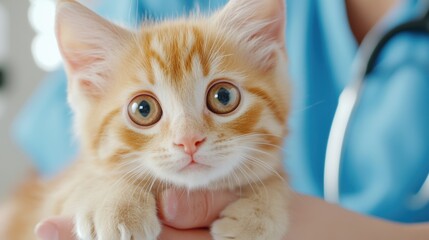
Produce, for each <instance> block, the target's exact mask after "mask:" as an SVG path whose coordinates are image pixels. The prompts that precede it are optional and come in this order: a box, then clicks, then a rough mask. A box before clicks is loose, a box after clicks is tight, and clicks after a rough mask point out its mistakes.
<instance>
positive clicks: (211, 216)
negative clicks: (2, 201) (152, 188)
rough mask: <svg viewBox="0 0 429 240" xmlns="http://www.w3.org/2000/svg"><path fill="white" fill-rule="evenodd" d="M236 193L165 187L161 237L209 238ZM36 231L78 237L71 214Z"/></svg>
mask: <svg viewBox="0 0 429 240" xmlns="http://www.w3.org/2000/svg"><path fill="white" fill-rule="evenodd" d="M236 199H237V196H235V195H234V194H232V193H229V192H191V193H189V194H188V193H187V192H182V191H174V190H166V191H165V192H163V193H162V194H161V196H160V197H159V200H158V203H159V204H158V205H159V209H160V218H161V221H162V222H163V224H164V228H163V231H162V233H161V236H160V238H159V239H161V240H170V239H171V240H172V239H174V240H181V239H186V240H194V239H195V240H205V239H207V240H209V239H211V237H210V232H209V230H208V227H209V226H210V225H211V223H212V222H213V221H214V220H216V219H217V218H218V216H219V213H220V212H221V211H222V210H223V209H224V208H225V207H226V206H227V205H228V204H230V203H231V202H233V201H235V200H236ZM36 235H37V236H38V237H39V238H40V239H42V240H75V236H74V234H73V223H72V220H71V219H69V218H51V219H48V220H46V221H44V222H42V223H40V224H39V225H38V226H37V228H36Z"/></svg>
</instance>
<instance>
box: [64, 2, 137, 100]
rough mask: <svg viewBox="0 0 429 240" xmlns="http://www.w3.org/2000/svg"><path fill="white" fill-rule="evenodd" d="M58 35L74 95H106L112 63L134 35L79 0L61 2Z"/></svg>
mask: <svg viewBox="0 0 429 240" xmlns="http://www.w3.org/2000/svg"><path fill="white" fill-rule="evenodd" d="M56 33H57V40H58V44H59V48H60V51H61V54H62V56H63V58H64V61H65V66H66V70H67V73H68V77H69V86H71V89H70V91H71V92H72V94H74V93H83V94H84V95H86V96H97V95H100V94H102V93H103V90H104V89H105V88H106V87H107V86H108V85H109V81H110V80H111V79H109V78H108V76H109V71H110V69H111V67H112V62H113V61H114V60H115V59H116V58H117V57H118V56H117V55H118V52H119V51H120V49H121V46H122V45H123V43H124V39H127V37H128V36H130V32H128V31H127V30H125V29H123V28H120V27H119V26H116V25H114V24H112V23H110V22H108V21H107V20H105V19H103V18H102V17H100V16H98V15H97V14H96V13H94V12H92V11H91V10H89V9H88V8H86V7H85V6H83V5H82V4H80V3H79V2H77V1H75V0H60V1H58V4H57V16H56Z"/></svg>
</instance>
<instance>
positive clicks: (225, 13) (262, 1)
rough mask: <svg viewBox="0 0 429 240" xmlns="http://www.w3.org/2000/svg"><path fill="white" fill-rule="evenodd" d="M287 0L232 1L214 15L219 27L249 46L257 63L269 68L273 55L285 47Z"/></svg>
mask: <svg viewBox="0 0 429 240" xmlns="http://www.w3.org/2000/svg"><path fill="white" fill-rule="evenodd" d="M284 1H285V0H230V1H229V2H228V4H227V5H226V6H225V7H224V8H223V9H222V10H221V11H220V12H219V13H218V14H217V15H215V18H216V21H217V22H218V24H219V25H221V26H222V27H224V28H226V29H230V31H231V30H232V31H233V32H231V34H233V35H235V36H238V37H239V40H240V42H241V43H247V45H248V46H249V47H250V48H251V49H250V50H251V51H252V53H255V55H256V56H257V57H259V59H258V61H259V62H260V63H262V64H265V65H266V67H270V64H272V58H273V56H274V53H273V51H275V49H279V48H280V49H282V50H283V51H284V46H285V22H286V11H285V8H286V7H285V2H284Z"/></svg>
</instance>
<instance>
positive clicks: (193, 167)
mask: <svg viewBox="0 0 429 240" xmlns="http://www.w3.org/2000/svg"><path fill="white" fill-rule="evenodd" d="M209 168H211V166H209V165H207V164H204V163H199V162H197V161H195V160H194V159H191V161H189V163H188V164H187V165H186V166H184V167H182V168H181V169H180V170H179V172H184V171H201V170H206V169H209Z"/></svg>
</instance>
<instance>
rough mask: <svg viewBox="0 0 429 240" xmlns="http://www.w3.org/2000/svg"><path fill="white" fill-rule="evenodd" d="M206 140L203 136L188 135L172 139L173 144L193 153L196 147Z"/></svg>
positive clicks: (190, 153)
mask: <svg viewBox="0 0 429 240" xmlns="http://www.w3.org/2000/svg"><path fill="white" fill-rule="evenodd" d="M204 141H206V138H205V137H201V136H196V135H188V136H184V137H180V138H177V139H176V140H175V141H174V145H176V146H178V147H181V148H183V150H184V151H185V153H187V154H189V155H193V154H194V153H195V152H196V151H197V150H198V148H199V147H200V146H201V145H202V144H203V143H204Z"/></svg>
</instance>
